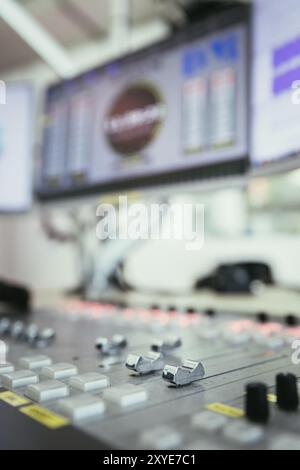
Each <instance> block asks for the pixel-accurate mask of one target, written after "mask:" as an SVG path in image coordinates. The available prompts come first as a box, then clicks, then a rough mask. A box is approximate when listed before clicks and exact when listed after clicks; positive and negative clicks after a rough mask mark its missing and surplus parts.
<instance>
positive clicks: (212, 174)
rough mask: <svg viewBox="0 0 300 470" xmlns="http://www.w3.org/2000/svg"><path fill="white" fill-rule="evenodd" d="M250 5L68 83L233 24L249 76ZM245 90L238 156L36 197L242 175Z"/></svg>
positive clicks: (245, 162)
mask: <svg viewBox="0 0 300 470" xmlns="http://www.w3.org/2000/svg"><path fill="white" fill-rule="evenodd" d="M250 20H251V7H250V6H249V5H240V6H236V7H233V8H232V9H229V10H225V11H224V12H222V13H218V14H217V15H215V16H213V17H209V18H208V19H206V20H205V21H201V22H198V23H195V24H193V25H190V26H188V27H186V28H184V29H183V30H181V31H179V32H177V33H175V34H173V35H172V36H171V37H169V38H167V39H165V40H162V41H160V42H158V43H155V44H154V45H151V46H148V47H145V48H143V49H140V50H138V51H135V52H131V53H129V54H126V55H124V56H122V57H117V58H115V59H114V60H111V61H109V62H106V63H104V64H101V65H100V66H99V67H96V68H94V69H92V70H89V71H87V72H85V73H83V74H80V75H77V76H75V77H74V78H72V79H71V80H69V83H72V82H76V81H77V80H78V79H80V78H81V77H84V76H86V75H87V74H90V73H93V72H95V73H98V72H102V71H105V70H106V69H107V67H108V66H109V65H110V64H114V63H115V62H117V63H118V64H120V65H122V64H129V63H130V62H135V61H137V60H139V59H140V58H144V57H145V55H148V54H149V55H150V54H154V53H155V52H161V51H163V50H166V49H169V48H173V47H176V46H177V45H182V44H184V43H185V42H189V41H192V40H193V39H197V38H201V37H204V36H207V35H209V34H212V33H215V32H217V31H222V30H223V29H226V28H229V27H232V26H234V25H238V24H243V25H245V29H246V36H247V41H246V42H247V44H246V48H247V54H246V56H247V63H246V76H247V77H249V62H250V31H251V27H250V23H251V21H250ZM62 83H63V82H61V81H60V82H57V83H55V84H53V85H51V86H50V87H49V88H48V89H47V92H46V96H45V103H44V109H47V101H48V97H49V94H50V93H51V92H53V90H54V89H55V88H56V87H59V86H61V84H62ZM246 90H248V93H247V142H246V143H247V149H248V152H247V153H246V154H245V155H243V156H241V157H240V158H233V159H232V160H228V161H226V162H221V163H213V164H209V165H203V166H202V165H201V166H198V167H196V168H192V169H191V168H189V169H185V170H184V169H180V170H174V171H171V172H170V171H166V172H162V173H159V174H155V175H145V176H139V177H135V178H126V179H125V178H120V179H119V180H115V179H114V180H113V181H111V182H109V181H108V182H107V183H104V182H100V183H97V184H93V185H87V186H81V187H80V186H78V187H74V188H70V189H57V190H53V191H49V190H47V191H42V190H41V189H36V191H35V192H36V196H37V198H38V199H39V200H40V201H44V202H47V201H54V200H61V199H68V198H74V197H76V196H77V197H80V196H90V195H93V194H95V195H102V194H105V193H112V192H120V191H126V190H132V189H140V190H141V189H144V188H153V187H155V186H161V185H168V184H174V183H176V182H178V183H179V182H180V183H184V182H187V183H189V182H193V181H196V180H197V181H199V182H201V181H204V180H205V181H207V180H210V179H215V178H218V179H220V178H226V177H228V176H237V175H242V174H245V173H246V172H247V170H248V169H249V166H250V158H249V148H250V142H249V122H250V121H249V105H250V98H249V97H250V80H249V78H248V83H247V84H246ZM40 161H41V163H42V161H43V158H42V152H41V154H40Z"/></svg>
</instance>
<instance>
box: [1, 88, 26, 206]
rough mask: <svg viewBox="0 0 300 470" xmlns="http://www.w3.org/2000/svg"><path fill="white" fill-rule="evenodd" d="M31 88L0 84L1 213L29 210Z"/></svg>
mask: <svg viewBox="0 0 300 470" xmlns="http://www.w3.org/2000/svg"><path fill="white" fill-rule="evenodd" d="M33 113H34V103H33V89H32V88H31V86H30V85H29V84H26V83H17V82H9V83H4V82H1V83H0V212H1V213H3V212H4V213H14V212H24V211H27V210H28V209H30V207H31V203H32V193H33V177H32V173H33Z"/></svg>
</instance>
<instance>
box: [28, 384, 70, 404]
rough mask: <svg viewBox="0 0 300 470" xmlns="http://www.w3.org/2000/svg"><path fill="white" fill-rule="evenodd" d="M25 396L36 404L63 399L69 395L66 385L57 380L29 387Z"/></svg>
mask: <svg viewBox="0 0 300 470" xmlns="http://www.w3.org/2000/svg"><path fill="white" fill-rule="evenodd" d="M25 395H26V396H27V397H28V398H31V399H32V400H34V401H37V402H38V403H41V402H44V401H49V400H56V399H58V398H65V397H67V396H68V395H69V389H68V387H67V385H65V384H64V383H62V382H58V381H57V380H49V381H47V382H41V383H39V384H36V385H29V386H28V387H27V389H26V393H25Z"/></svg>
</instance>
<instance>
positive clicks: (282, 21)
mask: <svg viewBox="0 0 300 470" xmlns="http://www.w3.org/2000/svg"><path fill="white" fill-rule="evenodd" d="M299 15H300V2H299V0H285V1H284V2H283V1H282V0H255V1H254V5H253V93H252V97H253V98H252V145H251V160H252V165H253V168H254V169H256V170H258V171H259V170H262V171H270V170H271V169H272V168H279V169H280V168H283V167H284V166H285V165H287V164H288V163H290V164H292V165H294V164H296V165H299V163H300V160H299V159H298V158H297V156H298V155H299V151H300V134H299V123H300V81H299V80H300V26H299Z"/></svg>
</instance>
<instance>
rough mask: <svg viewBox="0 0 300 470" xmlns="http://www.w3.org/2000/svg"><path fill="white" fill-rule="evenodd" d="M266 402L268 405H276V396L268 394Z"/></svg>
mask: <svg viewBox="0 0 300 470" xmlns="http://www.w3.org/2000/svg"><path fill="white" fill-rule="evenodd" d="M268 401H269V402H270V403H277V397H276V395H273V393H269V394H268Z"/></svg>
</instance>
